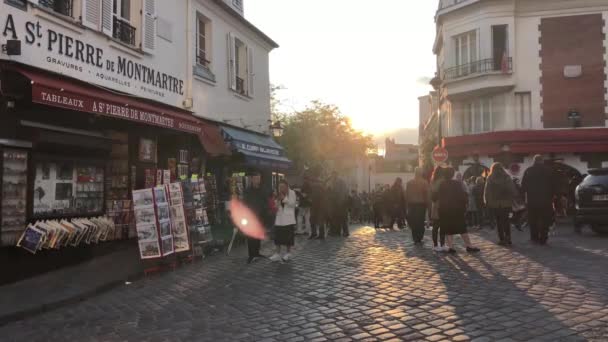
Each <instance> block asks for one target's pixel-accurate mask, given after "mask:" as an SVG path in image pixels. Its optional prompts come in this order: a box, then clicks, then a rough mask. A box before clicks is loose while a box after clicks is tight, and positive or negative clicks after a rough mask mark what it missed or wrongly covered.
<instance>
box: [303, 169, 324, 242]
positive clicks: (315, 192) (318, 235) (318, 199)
mask: <svg viewBox="0 0 608 342" xmlns="http://www.w3.org/2000/svg"><path fill="white" fill-rule="evenodd" d="M319 177H320V173H319V172H318V171H315V172H313V175H312V178H311V179H310V237H309V238H308V239H309V240H312V239H319V240H324V239H325V231H326V229H325V224H326V223H327V218H328V212H327V190H326V189H325V186H324V184H323V183H322V182H321V180H320V179H319Z"/></svg>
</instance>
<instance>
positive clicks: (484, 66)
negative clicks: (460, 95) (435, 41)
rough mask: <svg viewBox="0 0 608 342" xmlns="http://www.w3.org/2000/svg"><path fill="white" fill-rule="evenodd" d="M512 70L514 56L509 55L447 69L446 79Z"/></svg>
mask: <svg viewBox="0 0 608 342" xmlns="http://www.w3.org/2000/svg"><path fill="white" fill-rule="evenodd" d="M511 71H513V58H512V57H507V58H506V59H504V60H502V59H495V58H488V59H482V60H479V61H475V62H472V63H468V64H462V65H458V66H455V67H453V68H449V69H446V70H445V75H444V79H445V80H453V79H456V78H460V77H466V76H470V75H483V74H489V73H495V72H503V73H505V74H507V73H510V72H511Z"/></svg>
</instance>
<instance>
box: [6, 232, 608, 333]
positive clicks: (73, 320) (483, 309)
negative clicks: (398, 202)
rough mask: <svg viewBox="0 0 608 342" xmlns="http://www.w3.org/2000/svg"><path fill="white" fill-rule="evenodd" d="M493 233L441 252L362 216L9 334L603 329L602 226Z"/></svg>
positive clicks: (606, 315) (114, 294) (607, 306)
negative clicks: (253, 258) (281, 253)
mask: <svg viewBox="0 0 608 342" xmlns="http://www.w3.org/2000/svg"><path fill="white" fill-rule="evenodd" d="M428 235H430V234H428V233H427V237H426V239H429V236H428ZM495 240H496V237H495V232H493V231H489V232H482V233H481V234H475V237H474V241H475V242H476V243H477V244H478V245H479V246H480V247H481V248H482V249H483V251H482V252H481V253H480V254H477V255H469V254H467V253H466V252H464V251H463V250H462V248H461V247H459V253H458V254H457V255H453V256H452V255H437V254H436V253H435V252H433V251H432V250H431V248H430V241H428V240H427V241H426V242H425V244H426V245H425V246H424V247H415V246H414V245H413V244H412V240H411V236H410V234H409V231H405V232H376V231H374V229H371V228H360V229H358V230H357V231H356V232H355V233H354V234H353V235H352V236H351V237H350V238H348V239H338V238H333V239H328V240H327V241H324V242H321V241H312V242H308V241H306V242H304V241H300V244H299V246H298V251H297V254H296V255H297V258H296V259H295V260H294V261H293V262H291V263H288V264H273V263H270V262H267V261H261V262H258V263H255V264H253V265H249V266H248V265H245V262H244V260H243V258H242V255H239V256H237V255H233V256H231V257H224V256H218V257H213V258H211V259H207V260H205V261H204V262H202V263H197V264H194V265H190V266H186V267H184V268H181V269H179V270H177V271H175V272H172V273H168V274H164V275H160V276H154V277H151V278H148V279H145V280H142V281H139V282H136V283H134V284H131V285H129V286H124V287H121V288H117V289H114V290H112V291H110V292H107V293H105V294H102V295H100V296H97V297H94V298H92V299H89V300H87V301H84V302H82V303H79V304H74V305H71V306H68V307H63V308H59V309H57V310H55V311H52V312H48V313H45V314H42V315H39V316H34V317H31V318H30V319H28V320H26V321H21V322H15V323H11V324H9V325H6V326H4V327H0V340H3V341H5V340H11V341H12V340H22V341H38V340H40V341H49V340H56V341H140V340H146V341H148V340H149V341H179V340H182V341H190V340H196V341H326V340H330V341H409V340H411V341H423V340H425V341H467V340H473V341H494V340H500V341H512V340H519V341H535V340H546V341H584V340H591V341H593V340H595V341H606V340H608V259H607V258H608V248H607V244H608V239H607V238H603V237H599V236H595V235H593V234H591V233H587V234H585V235H583V236H578V235H575V234H574V233H571V229H569V228H567V227H563V228H561V229H560V230H558V231H557V235H556V236H553V237H552V238H551V241H550V246H547V247H538V246H533V245H531V244H530V243H529V242H527V240H526V239H525V235H524V234H522V233H518V234H516V239H515V243H516V244H515V247H513V248H512V249H507V248H502V247H499V246H496V245H495V244H494V241H495ZM241 252H242V251H241ZM116 267H120V265H116ZM32 295H36V294H35V293H33V294H32Z"/></svg>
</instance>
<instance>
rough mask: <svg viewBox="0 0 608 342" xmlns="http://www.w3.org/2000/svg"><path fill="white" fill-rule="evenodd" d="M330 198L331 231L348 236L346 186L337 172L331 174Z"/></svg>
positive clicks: (336, 234)
mask: <svg viewBox="0 0 608 342" xmlns="http://www.w3.org/2000/svg"><path fill="white" fill-rule="evenodd" d="M331 199H332V213H331V216H332V226H333V227H332V233H331V235H335V236H340V235H342V236H344V237H348V236H349V235H350V233H349V231H348V188H347V186H346V183H345V182H344V181H343V180H342V179H340V177H338V173H337V172H335V171H334V172H333V173H332V175H331Z"/></svg>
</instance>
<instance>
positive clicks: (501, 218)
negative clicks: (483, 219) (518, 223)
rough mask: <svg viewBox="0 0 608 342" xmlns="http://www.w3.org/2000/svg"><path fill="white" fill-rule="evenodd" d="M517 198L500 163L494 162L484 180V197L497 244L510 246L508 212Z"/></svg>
mask: <svg viewBox="0 0 608 342" xmlns="http://www.w3.org/2000/svg"><path fill="white" fill-rule="evenodd" d="M516 198H517V189H516V188H515V184H513V180H512V179H511V177H510V176H509V175H508V174H507V171H505V169H504V167H503V166H502V164H501V163H494V164H493V165H492V167H491V169H490V175H489V176H488V181H487V182H486V188H485V191H484V199H485V203H486V206H487V207H488V208H489V209H490V212H491V213H492V216H493V217H494V220H495V221H496V227H497V229H496V230H497V231H498V244H499V245H501V246H511V245H512V244H513V243H512V241H511V223H510V222H509V214H510V213H511V209H512V207H513V203H514V201H515V199H516Z"/></svg>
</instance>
